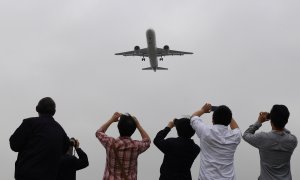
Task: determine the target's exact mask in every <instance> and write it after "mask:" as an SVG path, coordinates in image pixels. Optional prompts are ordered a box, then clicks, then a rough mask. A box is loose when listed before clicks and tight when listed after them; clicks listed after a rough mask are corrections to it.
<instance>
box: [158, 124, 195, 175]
mask: <svg viewBox="0 0 300 180" xmlns="http://www.w3.org/2000/svg"><path fill="white" fill-rule="evenodd" d="M170 130H171V129H170V128H169V127H166V128H164V129H163V130H161V131H159V132H158V133H157V135H156V137H155V138H154V141H153V142H154V144H155V145H156V146H157V148H158V149H159V150H161V151H162V152H163V153H164V160H163V163H162V165H161V167H160V177H159V179H160V180H191V179H192V175H191V167H192V165H193V163H194V160H195V159H196V157H197V156H198V154H199V152H200V148H199V146H198V145H197V144H195V142H194V141H193V140H192V139H190V138H183V137H177V138H168V139H165V137H166V136H167V135H168V133H169V132H170Z"/></svg>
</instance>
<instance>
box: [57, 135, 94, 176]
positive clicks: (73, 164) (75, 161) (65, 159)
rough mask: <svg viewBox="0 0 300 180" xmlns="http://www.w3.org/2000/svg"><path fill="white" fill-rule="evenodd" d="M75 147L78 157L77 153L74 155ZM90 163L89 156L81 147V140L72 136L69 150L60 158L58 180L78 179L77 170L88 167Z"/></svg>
mask: <svg viewBox="0 0 300 180" xmlns="http://www.w3.org/2000/svg"><path fill="white" fill-rule="evenodd" d="M73 148H75V151H76V153H77V155H78V158H77V157H76V156H75V154H74V155H73ZM88 165H89V160H88V157H87V155H86V153H85V152H84V151H83V150H82V149H81V148H80V147H79V141H78V140H77V139H74V138H71V139H70V148H69V150H68V152H67V153H66V154H65V155H64V156H62V157H61V159H60V164H59V171H58V177H57V180H76V171H77V170H80V169H83V168H86V167H87V166H88Z"/></svg>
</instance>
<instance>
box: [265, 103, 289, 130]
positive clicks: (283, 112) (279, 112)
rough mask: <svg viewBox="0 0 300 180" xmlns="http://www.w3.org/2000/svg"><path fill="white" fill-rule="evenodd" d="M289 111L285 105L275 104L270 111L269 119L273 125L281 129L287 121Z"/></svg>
mask: <svg viewBox="0 0 300 180" xmlns="http://www.w3.org/2000/svg"><path fill="white" fill-rule="evenodd" d="M289 117H290V112H289V110H288V108H287V107H286V106H285V105H279V104H275V105H274V106H273V107H272V109H271V111H270V119H271V123H272V124H273V126H275V127H276V128H278V129H283V128H284V127H285V125H286V124H287V122H288V119H289Z"/></svg>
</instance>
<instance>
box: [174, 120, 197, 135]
mask: <svg viewBox="0 0 300 180" xmlns="http://www.w3.org/2000/svg"><path fill="white" fill-rule="evenodd" d="M174 125H175V127H176V130H177V134H178V136H179V137H183V138H191V137H192V136H193V135H194V134H195V130H194V129H193V128H192V126H191V124H190V119H188V118H181V119H175V120H174Z"/></svg>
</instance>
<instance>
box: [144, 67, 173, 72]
mask: <svg viewBox="0 0 300 180" xmlns="http://www.w3.org/2000/svg"><path fill="white" fill-rule="evenodd" d="M142 70H154V71H156V70H168V68H163V67H156V68H152V67H147V68H143V69H142Z"/></svg>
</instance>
